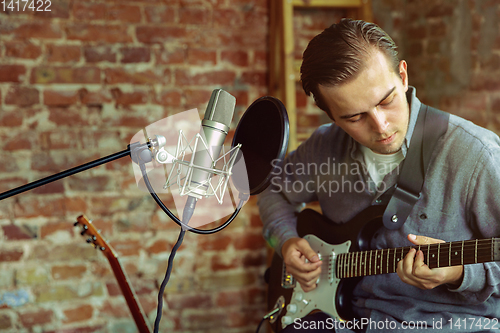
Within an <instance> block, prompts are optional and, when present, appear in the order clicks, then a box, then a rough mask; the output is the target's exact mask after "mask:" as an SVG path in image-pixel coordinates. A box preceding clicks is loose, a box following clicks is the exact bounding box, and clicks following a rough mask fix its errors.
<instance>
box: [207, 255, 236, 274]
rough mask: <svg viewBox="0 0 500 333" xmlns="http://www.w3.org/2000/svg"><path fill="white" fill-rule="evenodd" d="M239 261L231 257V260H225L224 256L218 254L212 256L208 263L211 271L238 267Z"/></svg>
mask: <svg viewBox="0 0 500 333" xmlns="http://www.w3.org/2000/svg"><path fill="white" fill-rule="evenodd" d="M239 264H240V261H239V260H238V258H232V259H231V260H229V261H228V260H227V258H226V257H224V258H221V257H219V256H214V257H212V262H211V263H210V268H211V269H212V271H214V272H217V271H222V270H226V269H235V268H237V267H239V266H240V265H239Z"/></svg>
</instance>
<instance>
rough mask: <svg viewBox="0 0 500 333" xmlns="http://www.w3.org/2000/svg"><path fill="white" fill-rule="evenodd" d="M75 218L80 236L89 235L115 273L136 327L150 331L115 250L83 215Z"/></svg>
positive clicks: (141, 331) (141, 330)
mask: <svg viewBox="0 0 500 333" xmlns="http://www.w3.org/2000/svg"><path fill="white" fill-rule="evenodd" d="M76 220H77V222H75V226H77V225H81V226H82V232H81V234H82V236H85V235H87V236H89V238H87V243H90V244H92V245H93V246H94V247H95V248H96V249H99V250H101V251H102V252H103V253H104V255H105V256H106V258H107V259H108V261H109V264H110V265H111V269H112V270H113V273H114V274H115V278H116V280H117V281H118V285H119V286H120V289H121V291H122V293H123V296H124V297H125V300H126V301H127V305H128V308H129V310H130V312H131V313H132V317H133V318H134V321H135V324H136V325H137V329H138V330H139V332H140V333H150V332H151V330H150V328H149V326H148V324H147V323H146V320H145V318H146V315H145V314H144V310H143V309H142V307H141V304H140V303H139V302H138V301H137V296H136V294H135V292H134V289H132V287H131V285H130V283H129V281H128V278H127V275H126V274H125V271H124V270H123V269H122V266H121V264H120V261H119V259H118V255H117V254H116V252H115V250H114V249H113V248H112V247H111V246H110V245H109V244H108V243H107V242H106V241H105V240H104V239H103V238H102V237H101V235H100V234H99V231H98V230H97V229H96V228H95V227H94V225H93V224H92V222H91V221H90V220H88V219H87V218H86V217H85V216H83V215H81V216H79V217H78V218H77V219H76Z"/></svg>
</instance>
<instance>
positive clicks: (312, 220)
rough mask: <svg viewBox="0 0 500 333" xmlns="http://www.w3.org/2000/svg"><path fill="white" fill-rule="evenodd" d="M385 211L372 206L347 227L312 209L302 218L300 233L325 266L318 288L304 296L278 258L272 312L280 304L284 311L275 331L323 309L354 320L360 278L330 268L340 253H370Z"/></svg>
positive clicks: (273, 277) (274, 268) (271, 293)
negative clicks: (342, 276) (353, 302)
mask: <svg viewBox="0 0 500 333" xmlns="http://www.w3.org/2000/svg"><path fill="white" fill-rule="evenodd" d="M384 210H385V206H371V207H369V208H368V209H365V210H363V211H362V212H361V213H360V214H358V215H357V216H356V217H355V218H354V219H352V220H351V221H349V222H347V223H344V224H336V223H332V222H330V221H329V220H328V219H327V218H325V217H324V216H323V215H321V214H320V213H318V212H316V211H314V210H310V209H305V210H304V211H302V212H301V213H300V214H299V215H298V220H297V232H298V234H299V236H300V237H304V238H305V239H307V240H308V241H309V243H310V244H311V247H312V248H313V249H315V250H316V251H317V252H318V254H319V256H320V258H321V259H322V260H323V262H324V264H323V266H324V267H323V269H322V275H321V276H320V280H319V281H318V287H317V288H316V289H314V290H313V291H310V292H308V293H304V291H303V290H302V288H301V287H300V284H299V283H293V282H292V280H291V279H293V278H292V277H290V276H289V275H287V274H286V272H284V266H285V265H284V264H283V260H282V259H281V257H280V256H278V255H277V254H275V255H274V257H273V260H272V264H271V267H270V271H269V274H270V275H269V288H268V309H269V310H272V309H273V308H275V307H276V306H277V305H279V306H281V307H283V308H284V309H283V311H281V313H280V314H279V315H278V316H276V317H274V318H272V319H271V321H270V322H271V326H272V328H273V331H274V332H279V331H281V330H282V329H283V328H284V326H286V325H289V324H292V323H293V319H294V318H302V317H304V316H306V315H308V314H309V313H311V312H313V311H314V310H319V309H321V311H324V312H326V313H328V314H330V315H331V316H332V317H334V318H337V319H338V320H340V319H344V320H350V319H353V318H354V314H353V312H352V309H351V308H350V302H351V300H352V293H353V290H354V287H355V286H356V284H357V283H358V282H359V279H360V278H351V279H338V278H337V277H336V276H334V275H335V274H332V273H331V272H332V270H331V269H327V268H329V267H332V265H334V264H335V263H334V260H335V255H336V254H340V253H346V252H356V251H365V250H369V244H370V240H371V238H372V236H373V234H374V233H375V232H376V231H377V230H378V229H379V228H380V227H381V226H382V215H383V213H384ZM331 244H335V245H331ZM332 254H334V255H332ZM325 262H328V266H327V265H325ZM325 280H327V281H325Z"/></svg>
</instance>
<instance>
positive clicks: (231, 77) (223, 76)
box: [175, 69, 236, 86]
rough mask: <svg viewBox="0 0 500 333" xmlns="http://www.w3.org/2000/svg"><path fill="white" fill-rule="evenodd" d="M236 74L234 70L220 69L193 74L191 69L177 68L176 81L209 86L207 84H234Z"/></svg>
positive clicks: (182, 84) (186, 84) (182, 83)
mask: <svg viewBox="0 0 500 333" xmlns="http://www.w3.org/2000/svg"><path fill="white" fill-rule="evenodd" d="M235 78H236V74H235V73H234V72H232V71H227V70H220V71H212V72H206V73H199V74H191V73H190V71H189V70H181V69H179V70H176V71H175V81H176V84H177V85H181V86H189V85H198V86H207V85H232V84H234V81H235Z"/></svg>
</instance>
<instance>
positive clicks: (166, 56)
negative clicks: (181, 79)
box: [155, 48, 186, 65]
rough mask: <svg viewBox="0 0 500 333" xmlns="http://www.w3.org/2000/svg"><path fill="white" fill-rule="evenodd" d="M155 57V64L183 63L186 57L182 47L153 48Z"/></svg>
mask: <svg viewBox="0 0 500 333" xmlns="http://www.w3.org/2000/svg"><path fill="white" fill-rule="evenodd" d="M155 57H156V63H157V64H161V65H172V64H183V63H184V61H185V59H186V50H185V49H184V48H176V49H173V50H165V49H160V50H155Z"/></svg>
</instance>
